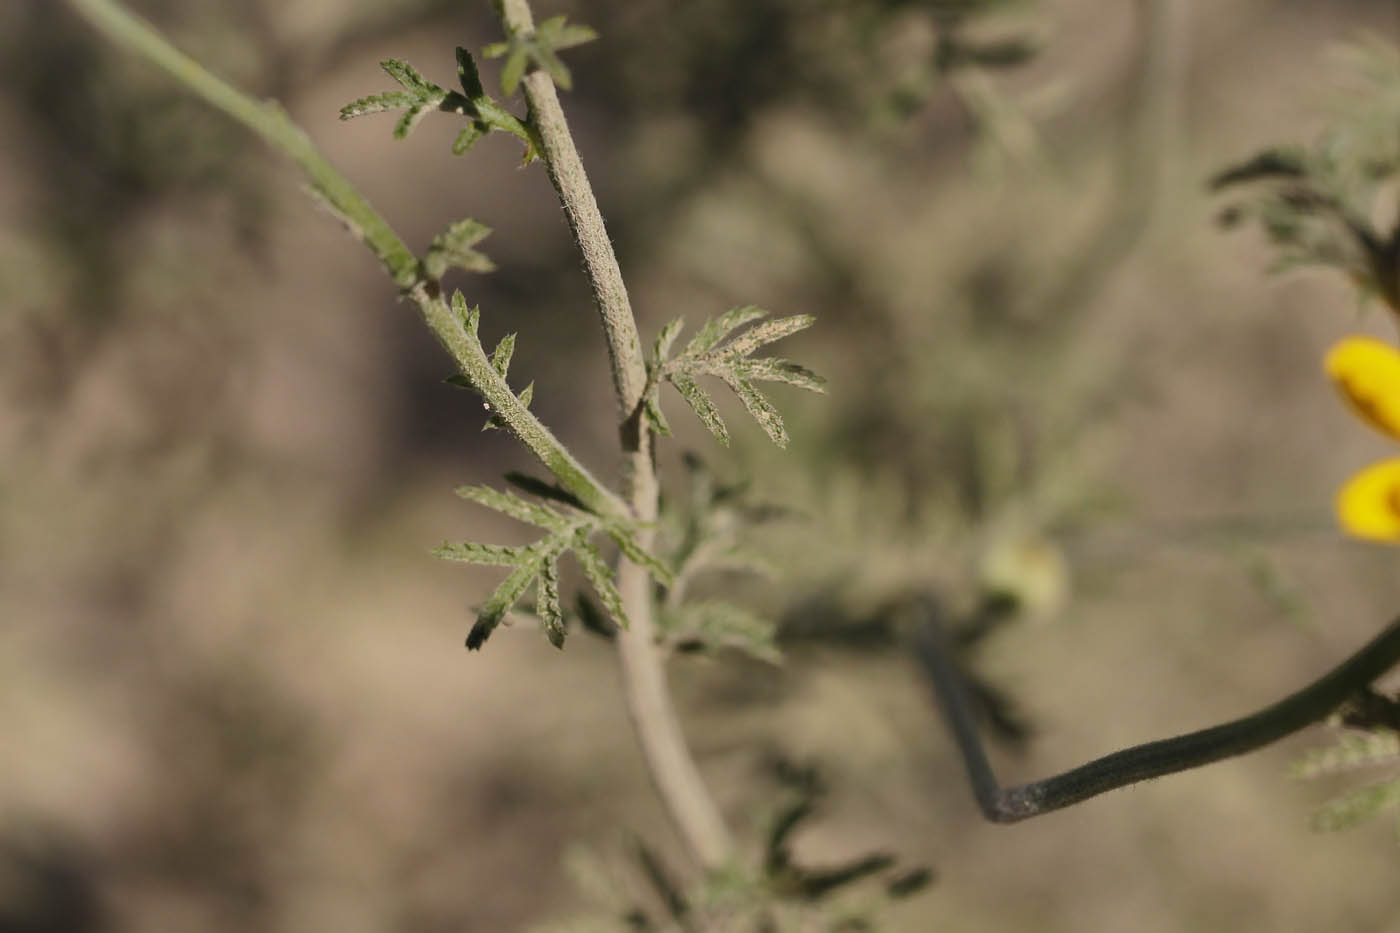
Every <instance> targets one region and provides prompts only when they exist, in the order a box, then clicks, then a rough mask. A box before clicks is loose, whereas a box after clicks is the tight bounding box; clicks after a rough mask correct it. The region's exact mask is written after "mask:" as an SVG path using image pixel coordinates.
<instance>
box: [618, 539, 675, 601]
mask: <svg viewBox="0 0 1400 933" xmlns="http://www.w3.org/2000/svg"><path fill="white" fill-rule="evenodd" d="M603 530H604V531H605V532H607V535H608V537H609V538H612V539H613V541H615V542H616V543H617V547H618V549H619V550H620V551H622V553H623V554H626V555H627V559H628V560H630V561H631V562H632V563H634V564H637V565H638V566H641V567H645V568H646V571H647V573H649V574H651V577H652V579H654V580H655V581H656V582H657V583H660V584H661V585H662V586H664V587H667V588H670V587H672V586H674V585H675V582H676V576H675V574H674V573H672V572H671V568H670V567H667V566H666V564H665V563H663V562H662V561H661V560H660V559H659V558H658V557H656V556H655V555H653V554H650V553H648V552H647V551H646V550H644V549H643V548H642V546H641V545H640V544H638V543H637V539H636V537H635V536H634V535H633V534H632V532H631V530H630V529H627V528H623V527H621V526H618V525H608V526H606V527H605V528H604V529H603Z"/></svg>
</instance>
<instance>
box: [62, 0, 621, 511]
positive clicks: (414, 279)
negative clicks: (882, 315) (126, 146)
mask: <svg viewBox="0 0 1400 933" xmlns="http://www.w3.org/2000/svg"><path fill="white" fill-rule="evenodd" d="M70 3H71V4H72V6H73V8H74V9H75V10H77V12H78V13H80V14H81V15H82V16H83V17H85V18H86V19H87V20H88V21H89V22H91V23H92V25H93V26H95V27H97V29H98V30H99V31H100V32H102V33H103V34H104V35H105V36H106V37H107V38H109V39H111V40H112V41H113V42H115V43H117V44H118V45H122V46H125V47H126V48H128V49H130V50H132V51H134V52H136V53H137V54H139V55H141V56H143V57H144V58H146V59H147V60H149V61H151V62H153V63H154V64H156V65H159V66H160V67H161V68H163V69H165V70H166V71H167V72H169V73H170V75H171V76H172V77H174V78H175V80H176V81H178V82H179V83H181V84H183V85H184V86H185V87H186V88H188V89H189V90H190V91H193V92H194V93H195V94H196V95H198V96H199V97H202V98H203V99H204V100H205V101H206V102H207V103H209V104H212V105H213V106H214V107H217V108H218V109H219V110H222V111H223V112H224V113H226V114H228V115H229V116H230V117H232V118H233V119H234V120H236V121H238V122H239V123H241V124H243V125H244V126H245V127H247V128H248V129H250V130H252V131H253V132H254V133H256V134H258V135H259V136H261V137H262V138H263V139H264V140H265V141H266V142H267V143H268V144H269V145H271V146H272V147H273V148H275V149H278V150H280V151H281V152H282V153H283V154H285V155H286V156H288V157H289V158H291V160H292V161H294V162H295V163H296V164H297V165H298V166H300V167H301V169H302V171H304V172H305V173H306V175H307V177H308V178H309V179H310V181H311V186H312V189H313V190H314V191H315V193H316V194H317V196H318V197H319V198H320V199H321V200H322V201H323V202H324V203H325V205H326V206H327V207H328V208H329V209H330V210H331V211H332V212H333V213H334V214H335V215H336V216H338V217H339V218H340V219H341V220H342V221H343V222H344V223H345V225H346V226H347V227H349V228H350V231H351V233H353V234H354V235H355V237H356V238H357V239H359V240H360V241H361V242H362V243H364V244H365V246H367V247H368V248H369V250H370V252H372V253H374V255H375V256H377V257H378V258H379V261H380V262H382V263H383V264H384V267H385V268H386V269H387V270H388V272H389V275H390V276H391V277H392V278H393V280H394V283H395V284H397V285H398V286H399V288H401V289H403V292H404V294H405V295H407V296H408V298H409V299H410V300H411V301H412V302H413V303H414V305H416V306H417V308H418V311H419V313H420V314H422V316H423V320H424V322H425V323H426V324H427V325H428V328H429V329H430V330H431V331H432V332H433V335H434V336H436V337H437V339H438V342H439V343H441V344H442V346H443V348H444V349H445V350H447V352H448V354H450V355H451V357H452V359H453V360H454V361H455V362H456V363H457V367H458V369H460V370H461V372H462V374H463V375H464V376H466V377H467V379H468V380H469V381H470V382H471V384H472V386H473V388H475V389H476V390H477V391H478V392H479V393H480V394H481V396H482V398H484V399H485V400H486V401H487V403H489V404H490V405H491V407H492V408H493V409H494V410H495V411H497V412H499V413H500V414H501V417H502V418H503V419H504V420H505V422H506V424H507V425H508V426H509V427H510V428H511V430H512V431H514V433H515V434H516V436H517V437H519V438H520V439H521V441H523V442H524V443H525V445H526V446H527V447H529V448H530V450H531V452H533V453H534V454H535V456H536V457H538V458H539V459H540V462H541V463H543V464H544V466H545V467H546V468H547V469H548V470H549V471H550V472H551V473H553V474H554V476H555V478H556V479H558V480H559V483H560V485H561V486H563V487H564V488H565V489H567V490H568V491H569V492H571V493H573V494H574V496H576V497H577V498H578V499H579V500H580V501H581V502H583V503H584V504H585V505H587V506H588V507H589V508H591V509H593V510H594V511H596V512H598V513H599V514H602V515H607V516H610V517H615V518H620V517H625V516H627V515H629V514H630V509H629V506H628V505H627V504H626V503H624V502H623V501H622V500H621V499H619V498H618V496H617V495H616V494H614V493H613V492H612V491H611V490H609V489H608V488H607V487H606V486H604V485H603V484H602V483H600V482H599V481H598V480H597V479H595V478H594V477H593V476H592V474H590V473H589V472H588V470H587V469H586V468H585V467H584V466H583V464H581V463H579V462H578V460H576V459H575V458H574V456H573V454H571V453H569V451H568V449H567V448H565V447H564V445H563V444H561V443H559V441H558V439H556V438H555V437H554V435H553V434H552V433H551V432H550V430H549V429H548V428H547V427H545V426H544V424H543V423H541V422H540V420H539V419H538V418H536V417H535V416H534V415H532V414H531V413H530V412H529V410H528V409H526V408H525V406H524V405H522V404H520V401H519V399H517V398H516V397H515V393H514V392H512V391H511V389H510V387H509V386H508V385H507V384H506V381H505V380H504V379H502V378H501V377H500V376H499V375H498V374H497V373H496V370H495V368H494V367H492V365H491V363H490V361H489V360H488V359H487V357H486V354H485V352H484V351H483V350H482V347H481V342H480V341H479V340H478V339H477V338H476V335H475V334H472V333H469V332H468V331H467V329H466V327H465V325H464V322H463V321H462V319H461V317H460V315H458V314H456V313H455V312H453V310H452V309H451V308H450V307H448V304H447V301H446V300H444V298H443V297H442V293H441V290H440V289H439V288H438V283H437V282H435V281H433V280H432V279H430V278H428V277H427V276H426V274H425V273H424V272H423V268H422V264H421V263H419V261H418V258H417V257H416V256H415V255H414V254H413V251H412V250H410V249H409V248H408V246H407V245H406V244H405V243H404V242H403V240H402V239H401V238H400V237H399V235H398V234H397V233H395V232H394V229H393V228H392V227H390V226H389V223H388V221H386V220H385V219H384V218H383V217H382V216H381V215H380V214H379V212H378V211H376V210H375V209H374V207H373V206H372V205H371V204H370V203H369V202H368V201H367V200H365V198H364V197H363V196H362V195H361V194H360V193H359V192H358V191H356V190H355V187H354V186H353V185H352V184H350V181H349V180H348V179H347V178H346V177H345V176H344V175H342V174H341V173H340V172H339V171H337V170H336V168H335V166H334V165H332V164H331V163H330V162H329V160H327V159H326V157H325V156H323V155H322V154H321V153H320V151H319V150H317V148H316V147H315V145H313V144H312V142H311V140H310V139H308V138H307V136H306V134H305V133H304V132H302V130H301V128H300V127H298V126H297V125H296V124H295V123H293V122H292V120H291V119H290V118H289V117H288V116H287V114H286V112H285V111H284V110H283V109H282V108H281V107H279V106H278V105H277V104H276V103H273V102H271V101H259V100H255V99H254V98H252V97H250V96H248V95H247V94H245V93H243V92H242V91H240V90H238V89H237V88H235V87H233V86H232V85H230V84H228V83H227V82H225V81H223V80H222V79H221V78H219V77H217V76H216V75H214V74H211V73H210V72H209V71H208V70H207V69H205V68H204V66H203V65H201V64H199V62H197V61H195V60H194V59H192V58H190V57H189V56H188V55H185V54H184V53H183V52H181V51H179V50H178V49H176V48H175V47H174V46H172V45H171V44H170V43H169V42H167V41H166V40H165V38H164V37H163V36H161V34H160V33H159V32H157V31H156V30H155V28H154V27H152V26H151V25H150V24H149V23H147V22H146V21H145V20H143V19H141V18H140V17H138V16H135V15H133V14H132V13H130V12H129V11H127V10H126V9H125V8H124V7H122V6H121V4H119V3H117V2H115V0H70Z"/></svg>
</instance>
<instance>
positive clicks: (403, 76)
mask: <svg viewBox="0 0 1400 933" xmlns="http://www.w3.org/2000/svg"><path fill="white" fill-rule="evenodd" d="M379 67H380V68H383V69H384V72H385V73H386V74H387V75H388V76H389V77H391V78H393V79H394V80H395V81H397V82H399V84H402V85H403V87H404V90H406V91H409V92H411V93H412V94H413V95H414V96H415V97H420V98H421V97H423V96H426V95H428V94H435V93H438V92H442V93H443V94H444V95H445V94H446V93H447V92H446V91H444V90H443V89H442V88H440V87H438V86H437V85H436V84H434V83H432V82H431V81H429V80H427V79H426V78H424V77H423V76H422V75H420V74H419V73H418V72H417V71H415V70H414V68H413V66H412V65H410V64H409V63H408V62H401V61H399V60H398V59H396V58H390V59H387V60H386V61H382V62H380V63H379Z"/></svg>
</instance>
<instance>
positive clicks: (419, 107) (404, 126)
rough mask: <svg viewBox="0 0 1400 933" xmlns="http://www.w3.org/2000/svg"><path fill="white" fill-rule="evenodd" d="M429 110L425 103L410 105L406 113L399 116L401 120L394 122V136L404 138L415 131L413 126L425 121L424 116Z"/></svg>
mask: <svg viewBox="0 0 1400 933" xmlns="http://www.w3.org/2000/svg"><path fill="white" fill-rule="evenodd" d="M427 112H428V108H427V106H426V105H425V104H423V103H416V104H414V105H413V106H411V107H409V108H408V110H407V111H405V112H404V115H403V116H401V117H399V122H397V123H395V124H394V138H395V139H403V138H404V137H406V136H407V135H408V134H409V133H411V132H412V131H413V128H414V127H415V126H417V125H418V124H419V123H421V122H423V116H424V115H425V114H426V113H427Z"/></svg>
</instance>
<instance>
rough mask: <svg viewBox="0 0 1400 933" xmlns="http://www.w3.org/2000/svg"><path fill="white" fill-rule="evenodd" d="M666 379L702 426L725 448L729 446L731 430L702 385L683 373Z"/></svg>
mask: <svg viewBox="0 0 1400 933" xmlns="http://www.w3.org/2000/svg"><path fill="white" fill-rule="evenodd" d="M666 378H668V379H670V380H671V385H673V386H675V387H676V391H678V392H680V394H681V398H683V399H685V401H686V404H687V405H689V406H690V408H691V410H692V411H694V412H695V414H696V415H697V416H698V417H699V418H700V421H701V423H702V424H704V425H705V427H706V428H708V429H709V431H710V433H711V434H713V435H714V436H715V440H717V441H719V442H720V443H721V444H723V445H724V446H725V447H728V446H729V430H728V429H727V428H725V426H724V420H723V419H722V418H720V416H719V410H718V409H716V408H715V403H714V400H713V399H711V398H710V395H709V393H708V392H706V391H705V390H704V389H702V388H700V384H699V383H698V382H696V381H695V380H694V379H692V378H691V377H690V376H689V375H687V374H685V373H683V372H673V373H668V374H667V376H666Z"/></svg>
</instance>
